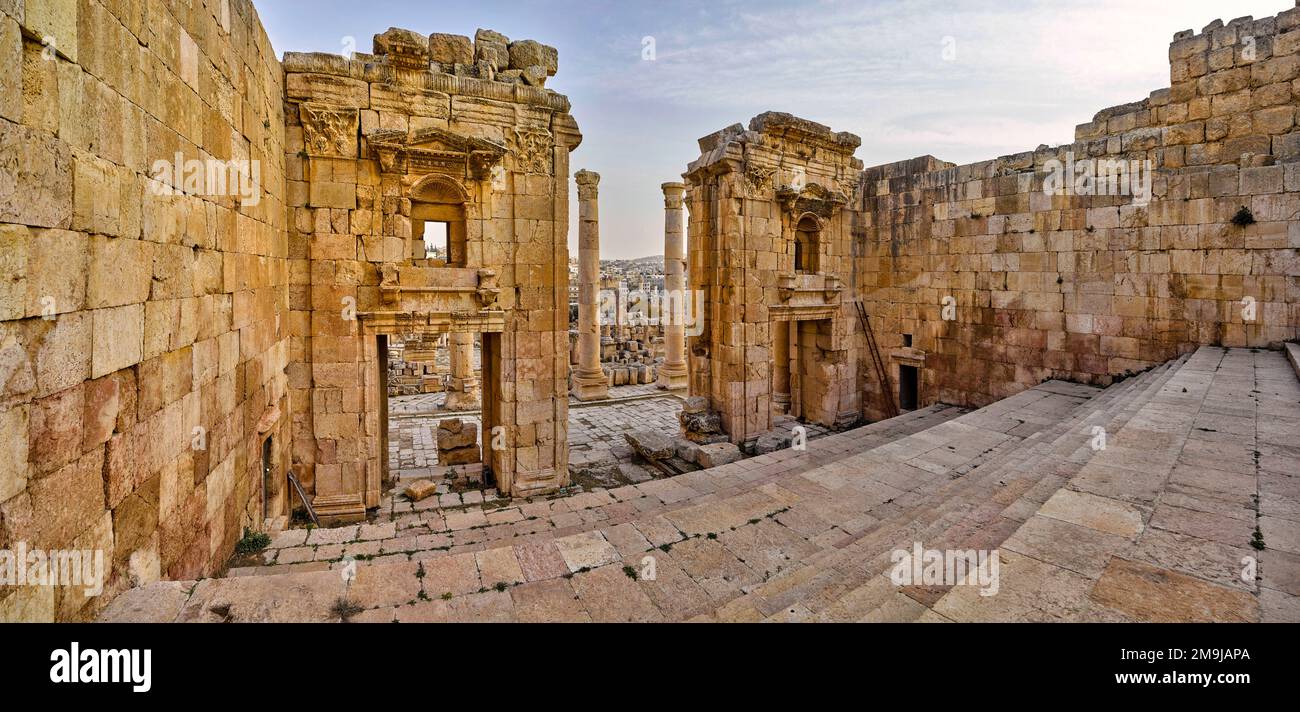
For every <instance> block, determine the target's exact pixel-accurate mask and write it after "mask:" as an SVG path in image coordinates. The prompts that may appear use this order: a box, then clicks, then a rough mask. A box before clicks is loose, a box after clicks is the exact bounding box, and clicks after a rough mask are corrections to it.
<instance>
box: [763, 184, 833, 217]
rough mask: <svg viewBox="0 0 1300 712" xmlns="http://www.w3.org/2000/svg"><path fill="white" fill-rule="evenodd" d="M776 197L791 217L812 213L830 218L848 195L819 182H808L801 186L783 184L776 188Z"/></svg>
mask: <svg viewBox="0 0 1300 712" xmlns="http://www.w3.org/2000/svg"><path fill="white" fill-rule="evenodd" d="M776 199H777V200H778V201H780V203H781V208H782V209H783V210H785V212H786V213H787V214H788V215H789V216H791V217H799V216H801V215H803V214H805V213H812V214H813V215H816V216H817V217H819V218H821V219H822V220H830V219H831V217H833V216H834V215H835V213H836V212H838V211H839V209H840V208H842V207H844V206H845V205H846V204H848V202H849V196H848V195H846V194H845V193H844V192H843V191H841V190H831V189H829V188H826V187H825V186H823V185H821V184H819V183H808V184H807V185H805V186H803V188H795V187H794V186H789V185H783V186H781V187H780V188H777V190H776Z"/></svg>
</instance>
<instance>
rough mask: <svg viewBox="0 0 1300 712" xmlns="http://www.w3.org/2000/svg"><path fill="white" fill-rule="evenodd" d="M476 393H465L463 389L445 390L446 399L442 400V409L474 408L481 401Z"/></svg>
mask: <svg viewBox="0 0 1300 712" xmlns="http://www.w3.org/2000/svg"><path fill="white" fill-rule="evenodd" d="M480 400H481V399H480V398H479V395H478V394H477V393H466V392H464V391H447V399H446V400H445V401H443V404H442V407H443V409H444V410H475V409H477V408H478V407H479V406H480V405H481V403H480Z"/></svg>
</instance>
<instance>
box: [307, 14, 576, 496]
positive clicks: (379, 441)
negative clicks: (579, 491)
mask: <svg viewBox="0 0 1300 712" xmlns="http://www.w3.org/2000/svg"><path fill="white" fill-rule="evenodd" d="M428 42H429V40H428V38H427V37H426V36H423V35H419V34H418V33H414V32H410V31H408V30H390V31H388V32H386V33H384V34H383V35H380V36H377V37H376V38H375V47H374V56H373V57H370V58H367V59H364V60H363V59H360V58H358V59H355V60H340V59H339V58H338V57H334V56H328V55H295V54H290V55H288V56H286V58H285V62H284V66H285V71H286V73H287V81H288V83H289V85H290V86H291V87H295V88H305V89H303V90H300V91H295V92H292V93H291V95H290V102H291V105H292V104H297V110H296V111H294V112H291V113H290V115H289V118H290V125H289V127H288V134H289V137H290V138H289V144H288V146H287V152H288V153H289V154H290V155H291V156H297V155H298V152H299V151H300V150H301V151H302V152H303V154H304V155H305V156H306V157H305V158H299V159H297V161H300V162H301V163H300V165H299V166H298V167H296V168H295V175H301V178H302V181H303V187H304V189H303V190H301V191H293V190H291V191H290V192H291V204H290V208H291V212H292V213H293V214H294V219H293V220H292V221H291V222H292V226H291V228H292V229H291V233H290V242H291V244H293V245H297V247H296V248H295V250H296V252H297V254H298V256H299V258H300V259H302V260H303V261H304V268H303V271H302V274H303V275H310V278H311V279H310V282H305V283H303V284H302V286H301V288H300V289H301V294H302V297H303V298H302V299H301V300H299V301H297V302H295V304H294V306H293V309H295V310H302V311H301V312H297V311H295V313H300V314H301V315H302V318H300V319H296V320H294V323H295V324H298V325H300V326H301V327H302V328H301V330H300V331H299V332H297V333H296V334H295V335H294V339H295V340H297V343H300V344H301V348H295V349H294V354H295V355H296V356H295V366H294V368H300V369H302V370H303V372H304V373H306V374H310V378H309V379H302V380H299V381H296V382H295V389H294V398H295V400H294V403H293V405H294V419H295V423H296V425H297V427H298V428H299V431H300V432H301V433H302V435H303V437H301V438H299V439H298V440H297V441H296V442H295V447H294V458H293V462H294V464H293V467H294V468H295V470H297V471H298V473H299V477H300V479H301V480H302V481H303V482H304V483H308V484H309V488H310V489H311V490H312V491H313V492H314V494H315V497H316V502H317V503H318V506H317V511H318V512H319V513H320V514H321V515H322V516H323V517H324V518H325V519H327V520H332V521H346V520H355V519H359V518H360V517H362V516H363V515H364V512H365V510H366V509H367V508H369V507H373V506H375V505H377V504H378V501H379V495H380V491H381V487H382V484H383V480H384V473H385V470H386V467H387V448H386V444H385V443H386V435H385V432H386V428H385V423H384V422H383V420H382V419H383V417H384V402H385V398H386V395H385V394H382V393H380V389H379V364H380V351H379V349H380V348H381V344H382V343H383V342H382V341H381V340H380V339H381V337H385V336H387V337H390V338H395V337H396V336H397V335H399V334H409V333H421V332H423V333H450V334H451V335H452V343H453V345H454V347H455V349H456V354H455V358H453V361H454V363H453V367H454V368H453V370H454V371H455V374H454V375H455V377H456V378H455V379H454V380H455V383H454V384H453V385H454V386H455V390H456V393H453V395H454V396H455V397H457V398H459V397H461V392H462V391H464V395H466V396H471V395H473V393H472V391H477V390H479V389H481V399H482V411H483V429H482V437H483V439H484V442H485V443H489V444H490V443H492V442H495V443H496V444H497V445H500V446H501V447H497V448H491V447H488V448H485V449H484V459H485V464H486V466H487V468H488V470H489V471H490V472H491V473H492V475H493V477H494V478H495V484H496V486H497V487H498V488H499V489H500V490H501V492H502V493H503V494H513V495H530V494H538V493H544V492H549V491H554V490H555V489H557V488H559V487H561V486H563V485H565V484H566V483H567V481H568V450H567V442H566V432H567V413H568V398H567V390H568V389H567V385H566V379H567V376H568V373H567V369H568V361H569V356H568V338H567V331H568V324H567V317H568V309H567V302H568V299H567V297H568V294H567V269H566V266H567V264H568V248H567V224H568V215H567V212H566V206H567V205H568V190H569V187H568V175H569V167H568V155H569V151H571V150H573V149H574V148H576V147H577V146H578V144H579V142H580V141H581V135H580V134H579V133H578V131H577V128H576V126H575V124H574V122H573V119H572V118H571V117H570V116H569V115H568V113H567V112H568V108H569V105H568V101H567V100H566V99H565V98H564V97H563V96H561V95H559V94H556V93H555V92H553V91H551V90H547V89H542V88H536V87H523V86H521V85H518V84H514V83H509V82H506V81H496V74H495V73H493V72H490V71H485V70H483V69H482V68H477V69H475V70H474V71H472V72H468V71H467V72H462V71H461V68H460V66H459V65H457V67H454V68H453V67H450V66H448V67H445V69H446V70H447V73H443V72H441V71H439V70H440V69H443V67H442V65H439V64H436V63H435V64H432V65H431V64H430V59H429V50H428V47H429V44H428ZM452 72H454V73H452ZM361 77H364V79H360V78H361ZM525 117H526V123H517V122H520V121H521V120H522V119H524V118H525ZM358 137H359V139H358ZM297 161H293V160H291V162H292V163H295V164H297ZM524 176H532V178H530V180H529V182H528V183H527V186H525V180H524ZM537 176H542V177H544V178H545V182H543V183H538V182H537V180H536V177H537ZM539 186H540V187H541V188H542V189H544V190H546V191H547V193H548V195H549V197H548V199H547V200H544V201H542V200H535V199H530V200H522V199H520V198H521V197H522V196H523V193H524V191H525V190H526V189H527V190H529V191H530V193H529V197H530V198H532V197H533V196H534V195H535V191H536V190H538V188H539ZM432 222H440V223H443V224H445V225H446V226H447V227H446V233H445V234H446V235H447V241H448V244H447V251H446V253H444V254H438V255H437V259H432V258H430V257H429V256H428V255H426V252H425V250H426V244H425V243H424V241H423V240H424V238H423V235H424V234H425V231H426V227H425V225H426V224H427V223H432ZM349 310H352V311H351V312H350V311H349ZM350 314H354V315H355V318H349V315H350ZM474 334H480V335H481V341H482V351H483V354H482V363H483V371H482V378H481V379H480V378H479V374H478V373H475V372H473V371H472V370H470V366H469V355H468V354H469V349H470V346H471V345H472V343H473V339H474ZM475 402H477V399H475Z"/></svg>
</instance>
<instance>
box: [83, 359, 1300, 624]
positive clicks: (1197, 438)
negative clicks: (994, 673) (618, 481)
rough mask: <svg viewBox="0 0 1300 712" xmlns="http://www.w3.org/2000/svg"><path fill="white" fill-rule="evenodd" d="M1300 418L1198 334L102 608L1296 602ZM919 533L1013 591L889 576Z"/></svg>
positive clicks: (472, 617)
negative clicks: (1123, 356) (875, 419)
mask: <svg viewBox="0 0 1300 712" xmlns="http://www.w3.org/2000/svg"><path fill="white" fill-rule="evenodd" d="M1293 348H1295V350H1296V352H1297V353H1298V354H1300V348H1296V347H1293ZM1094 427H1101V428H1104V429H1105V432H1107V433H1108V434H1109V438H1108V442H1107V444H1106V446H1105V448H1104V449H1096V448H1094V445H1093V437H1094V433H1095V430H1094ZM1298 431H1300V381H1298V380H1297V377H1296V373H1295V372H1294V371H1293V367H1292V365H1291V364H1289V363H1288V362H1287V358H1286V357H1285V356H1283V355H1282V354H1280V353H1278V352H1272V351H1256V350H1249V349H1236V350H1225V349H1220V348H1214V347H1206V348H1202V349H1200V350H1199V351H1198V352H1196V353H1195V354H1193V355H1190V356H1185V357H1183V358H1181V359H1179V360H1177V361H1174V362H1172V363H1170V364H1166V365H1164V366H1161V367H1159V368H1156V369H1154V370H1152V371H1149V372H1146V373H1144V374H1142V375H1140V376H1137V377H1134V378H1130V379H1128V380H1125V381H1123V382H1120V383H1118V384H1116V385H1114V386H1111V387H1110V388H1107V389H1104V390H1099V389H1096V388H1093V387H1089V386H1082V385H1076V384H1070V383H1064V382H1059V381H1050V382H1047V383H1044V384H1042V385H1040V386H1038V387H1035V388H1032V389H1029V390H1027V391H1024V392H1022V393H1019V394H1017V395H1014V396H1012V397H1010V398H1007V399H1005V400H1002V401H1000V402H998V403H995V404H993V405H991V406H988V407H986V408H982V409H979V410H976V411H973V412H968V411H965V410H962V409H957V408H947V407H943V406H935V407H932V408H928V409H925V410H922V411H917V412H915V413H910V414H906V415H904V416H901V417H899V418H895V419H891V420H888V421H883V422H880V423H875V424H872V425H869V426H866V427H863V428H858V429H855V430H851V431H848V432H844V433H837V434H832V435H829V436H826V437H824V438H822V439H820V440H818V441H816V442H813V443H811V444H810V445H809V447H808V449H807V451H805V452H796V451H793V450H783V451H779V452H775V453H771V454H768V455H763V456H760V457H755V458H750V459H747V460H742V461H740V462H736V463H732V464H729V465H725V466H722V467H718V468H713V469H710V470H703V471H699V472H693V473H689V474H686V475H682V476H679V477H676V478H671V479H660V480H653V481H649V482H645V483H641V484H638V485H630V486H624V487H619V488H615V489H610V490H601V491H592V492H584V493H582V494H579V495H575V496H569V497H559V498H555V499H548V500H537V501H519V502H513V501H505V500H495V501H487V502H481V503H480V502H474V503H462V505H461V506H460V507H456V508H453V507H442V508H440V507H439V506H438V503H436V502H427V501H426V502H422V503H420V504H417V505H415V506H411V507H410V509H409V511H406V507H405V506H402V505H399V504H397V503H394V504H393V505H392V506H393V513H394V518H393V520H392V521H386V522H383V523H376V524H367V525H359V526H349V527H343V528H337V529H318V530H312V531H308V530H293V531H286V532H283V533H281V534H280V535H278V536H277V537H276V538H275V540H274V541H273V543H272V545H271V547H270V548H269V549H268V550H267V551H266V552H264V553H263V554H262V557H263V562H262V564H263V565H257V566H245V567H240V568H234V569H231V570H230V571H229V574H228V576H229V577H228V578H224V579H211V580H204V581H201V582H199V583H198V584H197V585H196V584H194V583H193V582H160V583H156V584H152V585H151V586H148V587H145V588H143V589H136V590H134V591H131V592H129V593H128V594H126V595H124V596H122V597H121V598H119V599H118V600H117V601H116V602H114V604H113V605H112V606H111V607H110V609H109V610H108V612H107V613H106V615H105V618H106V619H108V620H182V621H198V620H213V619H217V618H224V619H231V620H241V621H243V620H248V621H264V620H314V621H325V620H337V619H338V618H339V616H338V615H337V614H333V613H331V612H330V611H331V607H332V606H334V605H335V604H336V602H337V601H338V600H339V599H340V598H347V599H348V600H349V601H351V602H354V603H355V604H356V605H357V606H359V607H360V612H359V613H358V614H356V615H355V616H350V619H351V620H353V621H384V622H387V621H399V622H409V621H569V620H572V621H659V620H696V621H704V620H708V621H759V620H774V621H798V620H818V621H935V622H945V621H1293V622H1294V621H1300V537H1298V536H1297V533H1298V532H1300V524H1298V522H1300V489H1297V488H1296V486H1295V484H1294V483H1295V482H1296V481H1297V478H1300V451H1298V450H1297V447H1296V444H1295V442H1294V435H1295V433H1296V432H1298ZM408 506H409V505H408ZM1256 528H1258V535H1256V533H1255V532H1256ZM1252 541H1256V542H1259V543H1258V547H1262V548H1257V547H1256V546H1252ZM914 542H920V543H923V544H924V545H925V546H926V547H927V548H936V549H944V548H960V549H996V550H998V551H1000V553H1001V557H1002V566H1001V577H1000V590H999V591H998V592H997V594H996V595H992V596H981V595H980V593H979V589H978V588H976V587H972V586H962V585H958V586H938V587H935V586H929V587H899V586H896V585H894V584H893V583H892V582H891V580H890V578H889V576H888V570H889V567H890V556H891V552H893V551H895V550H897V549H906V548H910V547H911V546H912V545H913V543H914ZM345 557H349V558H345ZM1244 561H1250V562H1254V563H1255V564H1256V566H1255V568H1254V573H1255V576H1254V577H1253V578H1252V577H1247V578H1243V576H1242V571H1243V562H1244ZM352 569H354V570H355V577H354V578H352V579H351V580H350V581H349V580H348V578H349V577H348V576H345V575H342V572H345V571H349V570H352ZM651 574H652V575H653V576H651ZM214 609H215V611H216V612H214Z"/></svg>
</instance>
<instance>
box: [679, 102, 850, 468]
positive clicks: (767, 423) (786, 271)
mask: <svg viewBox="0 0 1300 712" xmlns="http://www.w3.org/2000/svg"><path fill="white" fill-rule="evenodd" d="M859 143H860V141H859V140H858V138H857V137H856V136H853V135H852V134H847V133H834V132H832V131H831V130H830V129H828V128H827V127H825V126H821V125H820V124H815V123H813V122H811V121H806V120H804V119H799V118H797V117H794V116H790V115H789V114H774V113H769V114H763V115H761V116H758V117H756V118H755V119H754V120H753V121H752V122H751V123H750V126H749V130H748V131H745V130H743V129H742V128H741V127H740V126H734V127H731V128H728V129H725V130H723V131H720V132H718V133H716V134H713V135H712V136H707V137H705V138H703V139H701V140H700V150H701V152H702V153H703V155H702V156H701V158H700V159H699V160H698V161H696V162H694V163H692V164H691V165H690V166H689V168H688V169H687V172H686V173H685V178H686V180H687V196H688V202H689V203H690V206H691V213H690V224H689V232H690V253H689V269H688V273H689V274H690V286H691V288H692V289H693V290H699V291H702V292H703V293H704V294H705V295H706V297H705V300H706V303H707V304H708V310H707V312H706V314H705V318H706V325H705V329H704V330H703V333H702V334H701V335H699V336H694V337H691V338H690V339H689V348H688V352H689V354H690V356H689V358H688V362H689V364H690V377H689V385H690V393H691V395H692V396H697V397H702V398H706V399H707V400H708V406H709V408H710V409H711V410H712V411H716V412H717V413H718V414H719V415H720V417H721V421H722V425H723V429H724V430H725V431H726V433H727V434H728V435H729V436H730V439H731V440H732V442H735V443H737V444H743V443H747V442H752V441H754V440H755V439H756V438H758V437H759V436H760V435H762V434H764V433H767V432H768V431H770V430H771V429H772V427H773V418H774V416H776V415H783V414H789V415H793V416H796V417H799V418H802V419H804V420H806V421H808V422H812V423H817V424H819V425H823V426H826V427H832V426H838V425H843V424H845V423H849V422H853V421H855V420H856V419H857V418H858V417H859V415H860V411H861V400H860V396H859V392H858V389H857V387H856V385H857V384H856V382H855V375H856V368H857V365H856V364H857V360H858V359H859V353H858V350H857V348H855V347H854V346H853V345H851V344H853V339H852V336H853V333H854V324H855V320H854V318H853V312H852V305H851V304H850V303H849V302H848V301H847V300H844V299H843V296H842V295H843V290H844V287H843V284H844V282H843V280H844V278H845V276H847V275H849V274H851V273H852V271H853V263H852V254H853V253H852V246H851V237H850V226H851V224H852V218H851V216H850V215H848V214H847V213H846V212H845V211H844V207H845V206H846V205H847V204H848V201H849V196H848V195H847V194H846V193H845V192H844V191H843V190H841V189H840V187H839V186H841V185H844V184H852V183H853V182H854V180H855V178H856V176H857V173H858V171H860V170H861V168H862V164H861V162H860V161H858V160H857V159H856V158H854V157H853V151H854V150H855V149H856V148H857V146H858V145H859ZM724 226H734V227H730V228H725V229H723V230H719V228H720V227H724ZM745 255H754V257H752V258H746V257H743V256H745ZM696 407H697V408H698V407H700V406H699V405H697V406H696Z"/></svg>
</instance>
